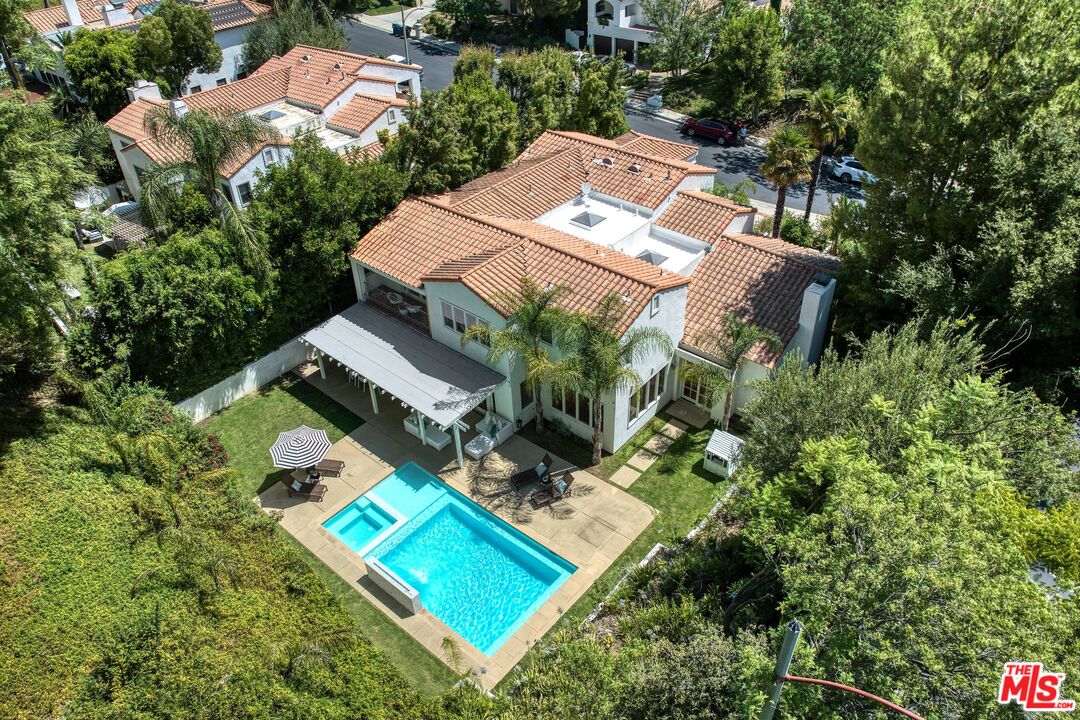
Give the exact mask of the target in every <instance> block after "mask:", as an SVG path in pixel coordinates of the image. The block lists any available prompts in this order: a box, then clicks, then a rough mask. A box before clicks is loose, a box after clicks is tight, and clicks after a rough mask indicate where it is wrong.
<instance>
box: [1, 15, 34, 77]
mask: <svg viewBox="0 0 1080 720" xmlns="http://www.w3.org/2000/svg"><path fill="white" fill-rule="evenodd" d="M29 9H30V3H29V2H27V0H0V60H2V61H3V63H4V68H5V69H6V70H7V73H8V78H9V79H10V80H11V84H12V86H13V87H17V88H21V87H23V79H22V76H21V75H19V73H18V71H17V70H16V68H15V63H14V62H12V59H13V52H14V50H17V49H18V48H19V46H20V45H22V43H23V42H25V41H26V40H27V39H28V38H29V37H30V36H31V35H33V28H31V27H30V23H28V22H26V18H24V17H23V14H24V13H25V12H26V11H27V10H29Z"/></svg>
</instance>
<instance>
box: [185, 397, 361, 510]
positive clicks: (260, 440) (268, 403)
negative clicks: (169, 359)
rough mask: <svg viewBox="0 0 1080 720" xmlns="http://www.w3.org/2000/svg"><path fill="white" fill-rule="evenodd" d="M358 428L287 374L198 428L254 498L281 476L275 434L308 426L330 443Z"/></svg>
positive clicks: (329, 401) (348, 416)
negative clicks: (221, 450)
mask: <svg viewBox="0 0 1080 720" xmlns="http://www.w3.org/2000/svg"><path fill="white" fill-rule="evenodd" d="M363 424H364V421H363V420H361V419H360V418H359V417H357V416H356V415H354V414H353V413H352V412H350V411H349V410H347V409H345V408H344V407H342V406H341V405H339V404H338V403H336V402H334V401H333V400H332V399H331V398H330V397H329V396H327V395H326V394H325V393H323V392H322V391H321V390H319V389H318V388H316V387H315V386H313V385H312V384H311V383H308V382H304V381H303V380H300V379H299V378H296V377H292V376H288V377H285V378H282V379H281V380H278V381H277V382H274V383H272V384H270V385H268V386H267V387H266V388H264V389H263V390H262V391H260V392H259V393H257V394H255V395H251V396H249V397H246V398H243V399H241V400H238V401H237V402H235V403H233V404H232V405H231V406H229V408H228V409H226V410H224V411H222V412H220V413H218V414H217V415H214V416H213V417H210V418H207V419H206V420H205V421H204V422H203V424H202V427H203V429H204V430H206V431H207V432H210V433H213V434H214V435H217V436H218V438H220V439H221V443H222V444H223V445H224V446H225V449H226V450H228V451H229V464H230V465H232V466H233V467H234V468H236V469H237V470H239V471H240V474H241V476H242V477H243V488H244V491H245V492H250V493H251V494H252V495H253V496H254V495H257V494H259V493H261V492H262V491H263V490H265V489H266V488H268V487H270V486H271V485H273V484H274V483H275V482H277V479H278V476H279V475H280V474H281V470H278V469H276V468H274V464H273V462H272V461H271V460H270V446H271V445H273V444H274V443H275V442H276V441H277V436H278V433H280V432H282V431H284V430H292V429H293V428H295V427H298V426H300V425H307V426H308V427H313V428H322V429H323V430H326V435H327V436H328V437H329V438H330V442H337V441H338V440H340V439H341V438H342V437H344V436H345V435H346V434H348V433H350V432H352V431H353V430H355V429H356V428H358V427H360V426H361V425H363Z"/></svg>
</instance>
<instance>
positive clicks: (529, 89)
mask: <svg viewBox="0 0 1080 720" xmlns="http://www.w3.org/2000/svg"><path fill="white" fill-rule="evenodd" d="M497 85H498V87H500V88H504V89H505V90H506V91H507V92H508V93H510V97H511V98H512V99H513V100H514V103H515V104H516V105H517V109H518V122H519V123H520V128H521V137H520V142H521V145H523V146H524V145H528V144H529V143H531V142H532V141H533V140H535V139H536V138H537V137H539V136H540V134H541V133H543V132H544V131H545V130H550V129H554V128H563V127H565V126H566V125H567V123H568V122H569V121H570V117H571V116H572V114H573V112H574V103H575V100H576V98H577V93H578V87H577V80H576V77H575V74H574V62H573V60H572V59H571V57H570V56H569V55H568V54H567V53H565V52H563V51H562V50H560V49H558V48H555V47H548V48H544V49H543V50H538V51H536V52H531V53H520V52H515V53H508V54H505V55H503V56H502V57H501V58H500V60H499V77H498V82H497Z"/></svg>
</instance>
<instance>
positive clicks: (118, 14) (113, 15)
mask: <svg viewBox="0 0 1080 720" xmlns="http://www.w3.org/2000/svg"><path fill="white" fill-rule="evenodd" d="M101 19H102V20H103V21H105V26H106V27H112V26H113V25H120V24H122V23H128V22H131V21H132V20H134V19H135V17H134V16H133V15H132V14H131V13H130V12H128V9H127V8H126V7H124V5H123V3H121V2H112V3H106V4H105V5H102V6H101Z"/></svg>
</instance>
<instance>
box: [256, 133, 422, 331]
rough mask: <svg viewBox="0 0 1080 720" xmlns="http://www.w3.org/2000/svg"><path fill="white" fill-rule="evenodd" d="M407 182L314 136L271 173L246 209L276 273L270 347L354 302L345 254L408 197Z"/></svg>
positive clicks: (270, 303) (270, 305)
mask: <svg viewBox="0 0 1080 720" xmlns="http://www.w3.org/2000/svg"><path fill="white" fill-rule="evenodd" d="M407 182H408V178H407V177H405V176H404V175H403V174H402V173H400V172H398V171H397V170H395V169H393V168H392V167H391V166H389V165H387V164H385V163H382V162H376V161H366V162H357V163H353V162H348V161H346V160H345V159H344V158H342V157H341V156H340V155H338V154H337V153H335V152H334V151H332V150H330V149H328V148H326V147H324V146H323V145H322V144H321V143H319V141H318V140H317V139H316V138H313V137H312V138H305V139H302V140H300V141H299V142H297V143H296V144H294V145H293V146H292V159H291V160H290V162H289V163H288V164H283V165H273V166H272V167H270V168H269V170H267V172H266V174H265V175H264V176H263V178H262V179H261V180H260V181H259V184H258V185H257V186H256V188H255V197H254V200H253V201H252V204H251V206H250V207H249V208H248V212H249V213H250V214H251V216H252V224H253V225H254V226H255V228H256V229H257V230H258V232H259V233H260V234H261V235H262V236H263V237H265V238H266V242H267V247H268V251H269V256H270V258H271V264H272V265H273V267H274V268H275V270H276V271H277V275H276V276H277V281H276V282H275V283H274V288H273V290H272V291H271V293H272V295H271V299H270V300H269V301H268V302H267V324H268V325H269V326H270V328H269V330H268V333H269V334H271V335H273V337H272V338H271V340H270V343H269V344H273V342H274V341H275V340H278V339H280V340H282V341H284V340H286V339H288V338H290V337H292V336H293V335H295V334H296V333H297V332H299V331H301V330H304V329H306V328H308V327H310V326H311V325H312V324H313V323H316V322H318V321H320V320H322V319H324V318H326V317H327V316H328V315H332V314H333V312H334V310H335V308H337V309H340V308H341V307H343V306H345V305H350V304H352V303H354V302H356V295H355V291H354V289H353V284H352V279H351V276H350V274H349V258H348V252H349V250H351V249H352V246H353V245H354V244H355V242H356V238H358V237H360V236H362V235H363V234H364V233H366V232H367V231H368V230H370V229H371V228H372V227H374V226H375V224H377V223H378V222H379V221H380V220H382V218H383V217H384V216H385V215H386V214H387V213H389V212H390V211H391V210H392V209H393V208H394V207H395V206H396V205H397V204H398V203H399V202H400V201H401V200H402V198H404V197H405V190H406V185H407Z"/></svg>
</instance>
